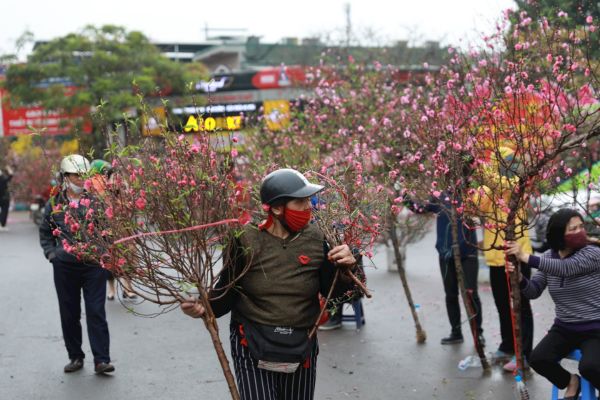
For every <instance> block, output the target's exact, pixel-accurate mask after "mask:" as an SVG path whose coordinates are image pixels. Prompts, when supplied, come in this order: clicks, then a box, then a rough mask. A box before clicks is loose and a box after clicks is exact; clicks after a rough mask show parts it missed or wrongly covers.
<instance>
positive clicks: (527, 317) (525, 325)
mask: <svg viewBox="0 0 600 400" xmlns="http://www.w3.org/2000/svg"><path fill="white" fill-rule="evenodd" d="M521 272H522V273H523V275H524V276H526V277H527V278H529V277H531V267H529V266H528V265H527V264H521ZM490 285H491V286H492V295H493V296H494V303H496V309H497V310H498V317H499V318H500V336H501V337H502V342H501V343H500V346H499V347H498V350H500V351H503V352H505V353H508V354H514V352H515V343H514V338H513V331H512V326H513V325H512V317H511V313H510V294H509V292H508V282H507V281H506V272H505V267H504V265H501V266H491V265H490ZM521 338H522V340H523V355H524V356H525V358H527V359H528V360H529V356H530V355H531V349H532V348H533V313H532V312H531V303H530V302H529V299H527V298H525V297H524V296H521Z"/></svg>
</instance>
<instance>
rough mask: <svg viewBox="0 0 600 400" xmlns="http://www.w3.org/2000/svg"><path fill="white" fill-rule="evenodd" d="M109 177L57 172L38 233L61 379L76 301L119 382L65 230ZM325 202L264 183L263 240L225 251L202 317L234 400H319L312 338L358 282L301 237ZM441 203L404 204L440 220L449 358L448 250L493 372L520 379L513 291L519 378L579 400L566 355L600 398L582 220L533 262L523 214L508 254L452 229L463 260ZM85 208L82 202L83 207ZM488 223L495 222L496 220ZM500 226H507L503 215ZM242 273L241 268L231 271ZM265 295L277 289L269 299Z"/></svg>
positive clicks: (69, 165)
mask: <svg viewBox="0 0 600 400" xmlns="http://www.w3.org/2000/svg"><path fill="white" fill-rule="evenodd" d="M90 173H92V175H93V176H92V179H91V182H92V189H91V192H92V193H90V192H89V191H88V190H86V189H85V188H84V186H85V185H84V179H85V177H88V176H90ZM113 173H114V171H113V170H112V168H111V165H110V164H109V163H107V162H105V161H102V160H95V161H93V162H92V163H90V162H89V161H88V160H87V159H86V158H85V157H83V156H81V155H71V156H68V157H65V158H64V159H62V161H61V163H60V173H59V180H58V187H59V190H57V191H55V193H53V197H52V198H51V199H50V201H49V202H48V203H47V205H46V207H45V210H44V220H43V222H42V224H41V225H40V228H39V233H40V244H41V246H42V248H43V252H44V255H45V257H46V258H47V259H48V261H49V262H50V263H51V264H52V267H53V271H54V284H55V288H56V293H57V299H58V304H59V311H60V319H61V327H62V332H63V338H64V342H65V347H66V350H67V355H68V359H69V362H68V363H67V365H65V366H64V372H67V373H70V372H75V371H77V370H80V369H81V368H83V367H84V359H85V354H84V352H83V351H82V336H83V335H82V327H81V322H80V320H81V304H80V303H81V294H82V293H83V300H84V304H85V310H86V313H85V316H86V321H87V329H88V337H89V341H90V347H91V350H92V353H93V360H94V370H95V372H96V373H99V374H104V373H110V372H113V371H114V370H115V367H114V366H113V364H112V363H111V358H110V350H109V348H110V338H109V330H108V323H107V320H106V312H105V301H106V299H108V300H112V299H114V298H115V295H116V291H115V286H114V282H115V281H114V277H112V276H111V274H110V272H108V271H106V270H104V269H103V268H101V267H100V265H99V264H97V263H95V262H92V261H89V260H87V261H86V260H81V259H80V258H78V257H76V256H74V255H73V254H70V253H69V252H67V251H66V250H65V248H64V244H65V243H67V244H68V243H71V242H73V241H75V240H76V239H75V238H74V236H73V235H72V234H71V233H70V229H69V227H68V226H67V224H66V223H65V213H64V211H63V210H64V209H65V208H66V206H67V205H68V204H70V203H73V202H75V203H78V207H76V208H75V209H76V212H77V213H78V214H80V216H81V217H82V218H83V217H84V215H85V213H86V212H87V207H91V205H90V204H92V205H93V202H98V201H105V199H104V198H103V191H104V190H105V187H106V183H107V182H108V181H109V180H110V179H111V175H112V174H113ZM12 174H13V171H12V170H11V169H10V168H6V169H4V170H0V228H2V229H4V227H5V225H6V215H7V212H8V202H9V201H10V198H9V196H8V188H7V185H8V182H9V181H10V179H11V177H12ZM322 189H323V187H322V186H320V185H316V184H313V183H310V182H309V181H308V180H307V179H306V178H305V177H304V176H303V175H302V174H300V173H299V172H297V171H295V170H292V169H281V170H277V171H274V172H272V173H271V174H269V175H267V176H266V177H265V178H264V179H263V181H262V185H261V190H260V196H261V201H262V203H263V205H264V206H263V208H264V209H265V210H266V211H267V218H266V219H265V220H264V221H263V222H262V223H261V224H260V225H258V226H252V225H248V226H246V227H245V228H244V230H243V233H242V235H240V236H239V237H237V238H236V240H235V241H233V242H232V243H231V244H230V245H229V246H228V248H226V249H225V250H224V251H225V252H226V253H230V254H234V256H231V257H228V258H226V259H228V260H236V261H235V262H231V263H229V264H227V263H226V264H225V265H224V269H223V271H224V272H222V273H221V275H220V280H219V282H218V284H217V285H216V286H215V288H213V289H212V292H211V295H210V296H211V299H213V300H211V306H212V309H213V311H214V313H215V315H216V316H217V317H221V316H223V315H225V314H228V313H231V323H230V339H231V356H232V359H233V365H234V369H235V374H236V379H237V384H238V388H239V390H240V393H241V396H242V398H243V399H263V398H280V397H281V398H286V397H285V396H288V395H291V394H297V393H303V397H297V398H303V399H312V398H313V397H314V389H315V377H316V364H317V354H318V341H317V338H316V336H313V335H310V334H309V331H310V329H311V328H312V326H313V325H314V323H315V319H316V318H317V316H318V315H319V313H320V308H321V304H320V302H319V294H321V295H322V296H327V294H328V293H329V290H330V288H331V286H332V281H333V277H334V275H335V271H336V269H340V270H341V271H347V270H352V269H354V268H357V261H358V260H357V258H356V257H355V253H353V251H352V249H350V248H349V247H348V246H347V245H342V246H337V247H333V248H330V247H329V245H328V243H327V242H326V240H325V237H324V235H323V232H321V231H320V230H319V228H318V227H317V225H316V224H311V223H310V221H311V217H312V215H311V210H312V208H313V205H312V204H311V197H312V196H314V195H315V194H317V193H318V192H319V191H321V190H322ZM483 192H485V190H484V191H483ZM448 198H449V196H440V197H439V198H437V199H431V201H430V202H429V203H427V204H425V205H416V204H414V203H412V204H410V206H411V208H412V209H413V210H414V211H416V212H429V213H435V214H436V215H437V238H436V244H435V247H436V250H437V251H438V255H439V257H438V258H439V266H440V272H441V276H442V282H443V289H444V292H445V303H446V310H447V315H448V320H449V323H450V334H449V335H448V336H447V337H443V338H441V344H442V345H453V344H458V343H462V342H463V341H464V336H463V331H462V326H463V324H464V322H463V319H462V317H461V310H460V302H459V289H458V283H457V275H456V268H455V264H454V263H455V260H456V259H455V257H454V253H453V252H454V251H456V250H455V249H456V248H458V251H459V253H460V261H461V264H462V268H463V271H464V275H465V284H466V287H467V289H468V293H469V294H470V299H469V301H471V302H472V303H471V304H472V305H473V309H474V311H475V323H474V326H475V327H476V335H475V340H476V341H478V342H479V343H480V344H481V345H485V343H486V342H485V337H484V334H483V321H482V306H481V301H480V299H479V295H478V283H477V277H478V272H479V261H478V251H479V250H478V249H481V248H483V249H484V257H485V261H486V263H487V265H488V266H489V270H490V277H489V278H490V285H491V289H492V294H493V298H494V303H495V306H496V309H497V313H498V319H499V326H500V334H501V335H500V336H501V341H500V344H499V346H498V348H497V349H496V350H495V352H494V353H493V354H492V358H493V361H496V362H501V363H502V364H503V368H504V369H505V370H506V371H510V372H514V371H515V370H516V369H517V365H516V362H515V354H514V352H515V348H514V340H513V330H514V327H513V323H514V321H513V319H512V318H511V308H510V307H511V304H510V291H511V290H521V292H522V294H523V301H522V303H521V316H522V319H521V321H519V324H520V327H521V331H522V338H523V347H522V349H523V355H524V359H525V364H524V367H525V368H529V366H531V368H533V369H534V370H535V371H536V372H537V373H539V374H540V375H542V376H544V377H546V378H547V379H548V380H549V381H550V382H552V383H553V384H554V385H556V386H557V387H558V388H561V389H565V395H564V396H565V399H577V396H578V394H579V391H580V390H581V383H580V379H581V378H580V376H579V375H576V374H572V373H570V372H568V371H566V370H565V369H564V368H563V367H562V366H561V365H560V360H561V359H562V358H564V357H566V356H567V355H568V354H569V353H570V352H571V351H573V350H574V349H579V350H580V351H581V353H582V358H581V361H580V363H579V372H580V374H581V376H582V377H583V378H585V379H587V380H588V381H590V382H591V383H592V384H593V385H595V386H596V387H600V247H599V246H598V243H597V241H596V240H594V239H592V238H590V237H588V236H587V234H586V230H585V223H586V222H587V220H586V218H584V217H583V216H582V215H581V214H580V213H578V212H577V211H575V210H572V209H561V210H559V211H557V212H556V213H554V214H553V215H552V216H551V217H550V219H549V221H548V225H547V230H546V242H547V245H548V247H549V250H547V251H545V252H544V253H543V254H541V255H533V250H532V247H531V243H530V241H529V238H528V235H527V229H526V218H525V217H524V216H523V215H524V212H523V213H519V218H518V219H517V224H516V227H517V231H518V232H519V233H520V235H519V236H520V238H519V240H518V241H505V240H504V236H503V232H502V231H501V229H500V228H493V227H491V226H490V225H488V226H486V228H485V229H484V230H483V240H482V241H478V239H477V235H476V234H475V231H474V230H473V229H470V228H468V225H469V224H466V223H465V221H463V220H462V217H460V216H459V217H457V218H458V220H457V221H456V225H457V226H458V227H460V229H459V231H458V246H454V245H455V243H454V242H455V240H454V239H453V236H452V235H451V234H450V232H451V228H450V226H451V223H452V219H451V214H450V213H449V209H450V208H451V206H452V205H451V204H450V203H449V202H448V201H447V200H448ZM83 199H85V200H86V201H84V202H82V200H83ZM441 199H446V200H441ZM477 200H478V201H477V204H478V206H479V207H480V208H481V210H482V211H483V212H486V210H487V211H488V212H492V207H493V204H492V203H493V201H494V199H493V198H480V199H477ZM495 218H496V219H498V215H497V214H496V215H495ZM499 218H500V220H502V219H503V218H506V215H502V216H500V217H499ZM502 248H504V249H505V250H501V249H502ZM241 249H244V250H243V251H242V250H241ZM507 256H515V257H516V260H517V261H518V263H520V265H519V268H518V270H519V273H520V282H521V284H520V287H519V288H511V287H510V284H509V281H508V279H507V274H510V273H513V272H514V271H515V270H516V269H517V268H516V265H515V264H513V263H511V262H508V261H507V260H508V258H507ZM303 257H304V258H303ZM240 259H243V260H245V262H240V261H239V260H240ZM302 260H308V261H306V262H304V261H302ZM246 264H248V265H246ZM240 265H245V266H246V268H245V269H244V271H241V270H240ZM532 271H535V272H533V273H532ZM111 278H112V281H111ZM274 281H276V282H278V284H277V285H273V284H272V282H274ZM107 282H108V293H107ZM232 282H235V290H227V289H229V288H230V287H231V283H232ZM121 284H122V287H123V297H124V298H133V297H134V296H135V293H134V291H133V289H132V287H131V284H130V282H128V281H126V280H123V281H121ZM352 288H353V284H352V282H351V281H349V280H340V282H339V283H338V284H337V286H336V287H335V293H344V292H346V291H347V290H351V289H352ZM545 289H548V291H549V293H550V296H551V298H552V300H553V301H554V303H555V305H556V319H555V321H554V324H553V325H552V326H551V327H550V330H549V331H548V333H547V334H546V335H545V336H544V338H543V339H542V341H541V342H540V343H538V344H537V345H536V346H535V348H534V346H533V325H534V320H533V315H532V312H531V305H530V301H529V300H533V299H536V298H538V297H539V296H540V295H541V294H542V292H543V291H544V290H545ZM341 307H342V306H341V305H339V304H338V305H337V311H338V313H334V319H333V322H332V321H330V322H329V324H327V325H325V326H324V329H336V328H340V327H341V319H338V318H339V316H340V315H341ZM181 310H182V311H183V313H185V314H187V315H189V316H191V317H194V318H203V317H204V315H205V309H204V307H203V306H202V305H201V304H200V303H199V302H198V300H197V299H194V298H190V299H189V300H188V301H186V302H184V303H182V304H181ZM336 314H337V316H336ZM469 322H470V321H469ZM281 327H286V330H285V335H283V336H285V337H282V335H281V334H279V335H278V334H277V333H276V332H277V331H278V329H279V328H281ZM276 328H277V329H276ZM545 328H546V327H544V329H545ZM290 340H291V341H292V342H293V343H292V342H290ZM267 343H269V344H270V346H271V347H269V346H267ZM273 343H275V345H274V348H273ZM267 348H268V349H267ZM257 382H258V383H257ZM295 398H296V397H295Z"/></svg>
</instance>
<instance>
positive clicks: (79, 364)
mask: <svg viewBox="0 0 600 400" xmlns="http://www.w3.org/2000/svg"><path fill="white" fill-rule="evenodd" d="M81 368H83V359H82V358H73V359H72V360H71V361H70V362H69V363H68V364H67V365H65V368H64V370H65V372H66V373H69V372H75V371H79V370H80V369H81Z"/></svg>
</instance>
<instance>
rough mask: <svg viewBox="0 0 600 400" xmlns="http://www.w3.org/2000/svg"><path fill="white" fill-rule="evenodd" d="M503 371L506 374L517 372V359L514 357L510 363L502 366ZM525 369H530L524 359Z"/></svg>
mask: <svg viewBox="0 0 600 400" xmlns="http://www.w3.org/2000/svg"><path fill="white" fill-rule="evenodd" d="M502 369H503V370H504V371H506V372H515V371H516V370H517V357H515V356H512V358H511V359H510V361H509V362H507V363H506V364H504V365H503V366H502ZM523 369H529V364H528V363H527V360H526V359H523Z"/></svg>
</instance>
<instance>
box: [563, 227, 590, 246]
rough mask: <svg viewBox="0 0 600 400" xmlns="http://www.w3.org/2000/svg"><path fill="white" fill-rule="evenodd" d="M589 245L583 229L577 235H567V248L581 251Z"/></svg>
mask: <svg viewBox="0 0 600 400" xmlns="http://www.w3.org/2000/svg"><path fill="white" fill-rule="evenodd" d="M587 244H588V240H587V233H586V231H585V229H582V230H580V231H579V232H577V233H566V234H565V246H567V248H569V249H571V250H579V249H581V248H584V247H585V246H586V245H587Z"/></svg>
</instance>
